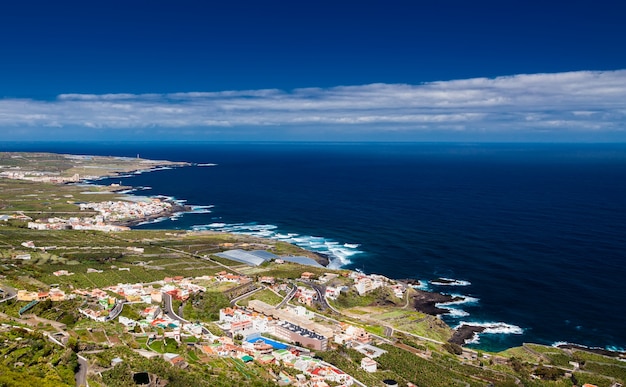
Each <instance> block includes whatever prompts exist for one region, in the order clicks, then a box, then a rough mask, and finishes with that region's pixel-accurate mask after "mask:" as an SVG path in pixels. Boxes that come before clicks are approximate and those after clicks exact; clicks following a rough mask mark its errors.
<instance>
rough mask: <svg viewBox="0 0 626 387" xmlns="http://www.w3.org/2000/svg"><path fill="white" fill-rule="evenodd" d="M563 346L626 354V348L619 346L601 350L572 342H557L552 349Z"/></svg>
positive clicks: (608, 346)
mask: <svg viewBox="0 0 626 387" xmlns="http://www.w3.org/2000/svg"><path fill="white" fill-rule="evenodd" d="M562 345H573V346H576V347H580V348H587V349H599V350H606V351H611V352H621V353H626V348H623V347H618V346H615V345H607V346H606V347H604V348H601V347H590V346H588V345H582V344H576V343H570V342H567V341H555V342H554V343H552V347H555V348H558V347H560V346H562ZM619 360H621V361H624V362H626V359H619Z"/></svg>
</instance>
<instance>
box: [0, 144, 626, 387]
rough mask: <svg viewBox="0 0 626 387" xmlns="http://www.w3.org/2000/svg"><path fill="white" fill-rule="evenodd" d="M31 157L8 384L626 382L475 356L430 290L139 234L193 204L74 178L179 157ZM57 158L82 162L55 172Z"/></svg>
mask: <svg viewBox="0 0 626 387" xmlns="http://www.w3.org/2000/svg"><path fill="white" fill-rule="evenodd" d="M27 158H28V157H27V155H24V154H1V153H0V161H2V160H4V161H5V164H8V166H6V165H4V166H2V165H0V167H2V171H1V172H0V186H1V188H2V190H1V191H0V371H1V372H0V385H35V384H41V385H42V386H45V385H55V386H56V385H64V386H65V385H76V386H88V385H89V386H96V385H101V386H104V385H147V386H165V385H168V384H171V385H198V386H199V385H210V386H214V385H215V386H227V385H258V386H265V385H282V386H286V385H292V386H298V387H329V386H372V387H374V386H434V387H437V386H521V385H533V386H541V385H548V386H586V387H591V386H600V387H621V386H623V384H624V381H625V379H626V375H625V374H626V372H624V369H626V367H624V365H623V361H624V360H625V359H626V355H625V354H623V353H607V351H596V352H595V353H591V352H585V351H581V348H578V347H575V346H569V347H565V348H553V347H543V346H536V345H531V344H525V345H524V346H523V347H521V348H518V349H511V350H508V351H506V352H504V353H498V354H497V353H486V352H482V351H476V350H472V349H469V348H465V347H463V346H462V345H463V344H464V343H465V341H466V340H467V339H470V338H472V337H474V335H475V334H477V333H480V331H481V330H480V328H476V327H473V328H472V327H459V328H457V330H456V331H453V330H451V329H450V328H449V327H447V326H446V324H444V323H443V321H442V320H441V319H440V318H439V317H438V316H437V315H438V314H441V313H445V312H446V310H445V304H446V303H454V302H456V301H458V299H456V298H455V297H453V296H449V295H443V294H436V293H429V292H425V291H422V290H420V289H419V286H418V285H419V284H418V283H417V281H412V280H394V279H390V278H387V277H385V276H382V275H377V274H365V273H361V272H356V271H350V270H331V269H329V268H326V267H325V266H324V265H322V263H325V260H324V259H323V257H319V256H316V255H315V254H313V253H311V252H307V251H304V250H302V249H299V248H297V247H295V246H292V245H289V244H286V243H284V242H279V241H268V240H262V239H259V238H253V237H247V236H236V235H232V234H223V233H212V232H190V231H174V230H160V231H147V230H130V229H129V225H133V224H137V223H139V222H142V221H147V220H150V219H154V218H158V217H162V216H171V214H172V213H174V212H177V211H181V210H184V208H181V207H180V206H178V205H177V204H176V203H172V202H170V201H168V200H162V199H160V198H132V199H131V198H129V197H121V198H120V197H119V194H118V193H115V192H114V191H111V189H115V188H117V187H109V189H108V190H105V191H104V193H98V195H102V198H103V200H102V201H94V200H93V199H91V200H86V199H88V198H93V196H94V194H93V192H101V191H98V190H99V189H100V188H94V187H89V188H85V187H77V186H72V185H68V183H76V182H78V181H79V180H81V176H83V175H79V172H74V171H80V172H84V171H86V170H96V169H97V168H99V167H98V164H97V163H104V164H109V165H110V166H109V169H108V170H104V171H103V170H99V171H100V174H98V175H97V176H106V175H115V174H116V173H117V174H119V173H128V172H132V171H133V168H137V166H143V165H145V164H148V165H149V166H150V167H151V168H154V167H155V166H157V165H161V164H162V163H164V162H158V163H157V162H151V163H146V162H144V161H142V160H140V161H137V160H134V159H127V158H122V159H120V158H106V159H99V158H96V157H92V156H67V155H66V156H62V155H61V156H59V155H49V154H36V156H35V157H34V159H35V161H34V162H35V163H36V164H37V165H38V168H40V169H38V170H37V169H34V168H30V169H29V168H27V167H28V163H26V161H27ZM7 160H8V161H7ZM50 160H53V161H55V162H57V163H58V162H63V163H65V162H70V163H71V165H70V166H68V167H67V168H68V169H67V170H66V171H65V173H61V172H58V171H55V172H46V171H45V169H44V166H48V167H49V161H50ZM59 160H60V161H59ZM94 160H95V161H97V163H96V165H94V164H93V162H94ZM0 164H1V163H0ZM127 164H128V165H127ZM24 184H27V186H24ZM28 184H34V185H32V186H31V185H28ZM51 184H54V185H53V187H54V189H49V188H47V187H49V186H50V185H51ZM59 184H62V185H59ZM84 190H94V191H92V192H88V193H85V192H84ZM30 207H32V208H36V210H29V208H30ZM63 215H69V216H63ZM438 281H447V282H449V281H455V280H451V279H439V280H438ZM483 329H484V328H483ZM40 349H42V350H43V352H42V353H41V354H40V353H39V352H37V351H39V350H40ZM31 350H32V351H35V353H37V355H36V356H28V353H29V351H31ZM605 355H610V356H605ZM146 359H150V360H149V361H148V360H146ZM31 370H33V371H31ZM43 370H47V371H45V372H44V371H43ZM18 380H23V381H24V384H18V382H17V381H18ZM48 382H49V384H45V383H48ZM544 382H545V384H543V383H544ZM255 383H256V384H255Z"/></svg>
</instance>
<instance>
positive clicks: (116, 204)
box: [79, 198, 172, 222]
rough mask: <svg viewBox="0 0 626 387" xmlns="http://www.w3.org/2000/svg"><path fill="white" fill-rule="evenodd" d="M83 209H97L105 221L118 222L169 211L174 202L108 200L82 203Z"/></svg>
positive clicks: (80, 205) (154, 199)
mask: <svg viewBox="0 0 626 387" xmlns="http://www.w3.org/2000/svg"><path fill="white" fill-rule="evenodd" d="M79 207H80V209H81V210H87V209H91V210H95V211H98V212H99V213H100V217H101V219H102V220H103V221H109V222H117V221H123V220H129V219H142V218H147V217H152V216H155V215H159V214H161V213H163V212H166V211H169V210H171V208H172V204H171V203H169V202H166V201H163V200H161V199H158V198H152V199H149V200H148V201H138V202H127V201H121V200H118V201H106V202H94V203H80V204H79Z"/></svg>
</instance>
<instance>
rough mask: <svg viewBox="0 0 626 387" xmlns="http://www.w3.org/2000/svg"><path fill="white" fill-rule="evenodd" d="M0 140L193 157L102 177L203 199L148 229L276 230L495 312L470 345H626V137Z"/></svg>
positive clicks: (461, 317)
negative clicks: (608, 140) (596, 140)
mask: <svg viewBox="0 0 626 387" xmlns="http://www.w3.org/2000/svg"><path fill="white" fill-rule="evenodd" d="M0 146H1V148H0V149H3V150H22V151H51V152H62V153H76V154H98V155H115V156H129V157H134V156H136V155H137V154H139V155H140V156H141V157H142V158H149V159H164V160H173V161H189V162H193V163H198V165H197V166H193V167H185V168H177V169H165V170H160V171H156V172H151V173H141V174H133V175H129V176H128V177H120V178H116V179H110V180H104V181H103V182H102V183H105V184H107V183H112V182H116V183H117V182H120V181H121V182H122V183H123V184H125V185H130V186H133V187H137V190H136V191H135V194H138V195H164V196H169V197H173V198H175V199H177V200H181V201H184V202H185V203H186V204H188V205H195V206H197V207H195V211H194V212H193V213H188V214H184V215H181V216H175V217H172V218H167V219H161V220H160V221H159V222H157V223H149V224H144V225H140V226H137V228H177V229H195V230H215V231H228V232H236V233H244V234H250V235H258V236H262V237H266V238H274V239H281V240H285V241H289V242H292V243H295V244H297V245H299V246H302V247H304V248H307V249H309V250H313V251H317V252H321V253H324V254H327V255H329V257H330V258H331V265H332V266H334V267H344V268H349V269H358V270H362V271H364V272H366V273H379V274H383V275H386V276H388V277H390V278H414V279H419V280H422V284H423V288H425V289H428V290H432V291H436V292H443V293H447V294H453V295H459V296H462V297H463V301H461V302H457V303H454V304H449V305H443V306H442V307H444V308H446V309H448V310H449V313H446V314H444V315H442V318H443V319H444V321H446V322H447V323H448V324H450V325H451V326H453V327H454V326H457V325H459V324H462V323H463V322H470V323H472V324H474V325H477V324H482V325H484V326H486V327H487V328H488V329H487V330H486V331H485V332H484V333H483V334H481V335H480V336H479V337H478V338H477V339H476V340H475V341H474V343H473V344H471V346H473V347H475V348H480V349H484V350H493V351H495V350H502V349H505V348H508V347H511V346H516V345H520V344H521V343H523V342H535V343H541V344H548V345H550V344H553V343H556V342H569V343H576V344H581V345H586V346H593V347H602V348H609V349H621V350H623V349H624V348H626V330H625V329H624V326H625V318H624V314H623V313H624V305H625V304H624V290H623V289H624V286H623V282H622V281H623V280H624V278H625V277H626V269H625V268H624V261H625V258H626V144H452V143H450V144H447V143H446V144H441V143H432V144H431V143H183V142H181V143H123V144H121V143H0ZM437 278H447V279H451V280H455V281H454V282H448V283H447V284H446V285H441V284H440V285H436V284H432V283H429V282H428V281H429V280H434V279H437Z"/></svg>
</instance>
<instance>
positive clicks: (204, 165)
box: [196, 163, 217, 167]
mask: <svg viewBox="0 0 626 387" xmlns="http://www.w3.org/2000/svg"><path fill="white" fill-rule="evenodd" d="M196 167H217V164H213V163H202V164H196Z"/></svg>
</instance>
